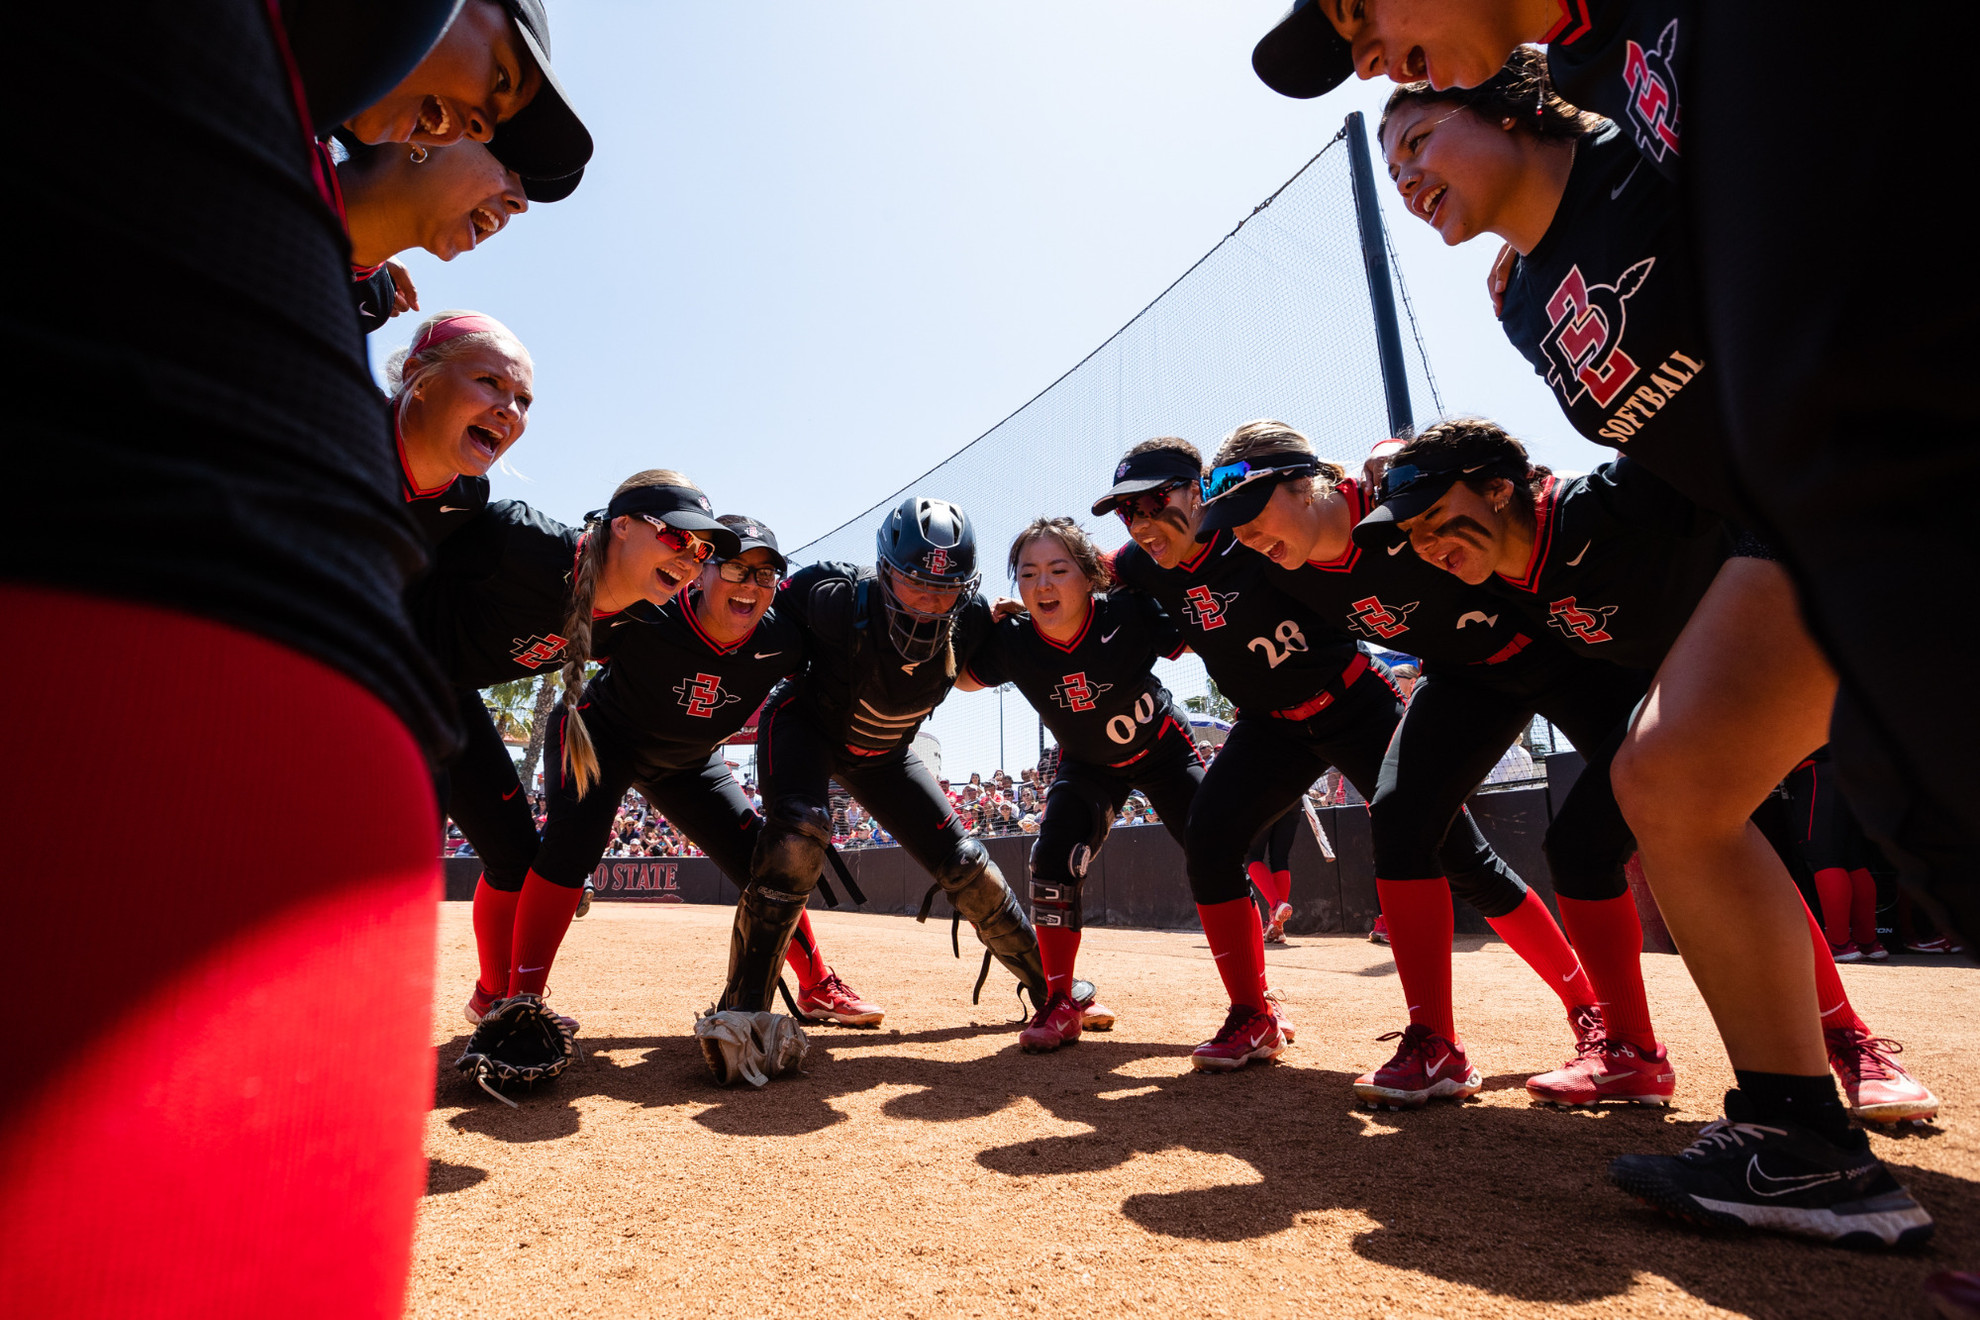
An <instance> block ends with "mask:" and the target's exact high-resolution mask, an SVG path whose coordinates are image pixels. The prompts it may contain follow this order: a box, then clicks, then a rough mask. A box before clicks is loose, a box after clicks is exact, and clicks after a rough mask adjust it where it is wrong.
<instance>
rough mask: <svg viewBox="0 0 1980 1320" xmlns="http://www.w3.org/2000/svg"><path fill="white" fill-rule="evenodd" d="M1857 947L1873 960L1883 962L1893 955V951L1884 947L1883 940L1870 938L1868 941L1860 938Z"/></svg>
mask: <svg viewBox="0 0 1980 1320" xmlns="http://www.w3.org/2000/svg"><path fill="white" fill-rule="evenodd" d="M1856 947H1857V949H1858V950H1860V951H1861V952H1862V954H1863V956H1864V957H1866V958H1868V959H1869V960H1870V961H1871V962H1882V961H1884V959H1886V958H1888V957H1890V956H1891V951H1890V950H1889V949H1887V948H1885V947H1884V945H1883V942H1882V941H1881V940H1870V941H1868V942H1864V941H1860V940H1859V941H1858V942H1857V945H1856Z"/></svg>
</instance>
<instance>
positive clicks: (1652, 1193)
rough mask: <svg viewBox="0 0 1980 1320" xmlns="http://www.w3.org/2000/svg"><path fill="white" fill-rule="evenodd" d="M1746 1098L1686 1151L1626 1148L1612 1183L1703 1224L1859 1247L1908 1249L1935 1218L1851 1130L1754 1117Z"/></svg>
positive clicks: (1612, 1169) (1734, 1096) (1731, 1101)
mask: <svg viewBox="0 0 1980 1320" xmlns="http://www.w3.org/2000/svg"><path fill="white" fill-rule="evenodd" d="M1751 1117H1752V1115H1751V1111H1750V1108H1749V1106H1748V1104H1747V1100H1746V1097H1745V1096H1743V1095H1741V1094H1740V1093H1739V1092H1738V1091H1730V1092H1728V1093H1727V1094H1726V1117H1725V1118H1722V1119H1719V1120H1717V1121H1716V1122H1712V1123H1707V1124H1706V1125H1705V1127H1704V1128H1703V1129H1702V1130H1701V1131H1700V1132H1699V1133H1698V1138H1697V1140H1695V1141H1693V1142H1692V1143H1691V1145H1690V1146H1688V1147H1686V1148H1685V1149H1684V1151H1683V1152H1681V1153H1680V1154H1677V1155H1624V1156H1622V1157H1621V1158H1620V1159H1617V1160H1615V1161H1613V1162H1611V1163H1610V1165H1609V1181H1611V1182H1613V1183H1614V1184H1615V1185H1616V1186H1618V1187H1620V1188H1622V1190H1624V1191H1625V1192H1628V1193H1629V1194H1630V1195H1631V1196H1634V1197H1635V1198H1636V1199H1637V1200H1639V1201H1642V1202H1643V1203H1644V1204H1646V1205H1649V1206H1651V1207H1653V1208H1655V1209H1658V1210H1662V1211H1663V1212H1664V1213H1665V1214H1667V1215H1671V1216H1674V1217H1676V1218H1678V1219H1682V1220H1684V1221H1686V1222H1687V1223H1691V1224H1697V1225H1699V1226H1701V1227H1704V1228H1758V1229H1766V1230H1768V1231H1771V1232H1775V1233H1793V1234H1796V1235H1798V1236H1801V1237H1811V1238H1817V1239H1820V1240H1821V1241H1824V1242H1833V1243H1835V1244H1836V1245H1837V1246H1842V1247H1854V1248H1872V1249H1875V1248H1883V1247H1909V1246H1916V1245H1917V1244H1919V1243H1921V1242H1923V1241H1925V1239H1927V1238H1929V1237H1931V1236H1932V1228H1933V1224H1932V1216H1931V1215H1929V1214H1927V1213H1926V1212H1925V1209H1924V1207H1922V1206H1920V1205H1919V1204H1918V1202H1916V1201H1914V1200H1913V1199H1912V1198H1911V1193H1910V1192H1908V1191H1906V1190H1905V1189H1904V1187H1903V1186H1901V1185H1900V1184H1899V1183H1898V1181H1897V1180H1896V1179H1895V1178H1893V1177H1891V1172H1890V1170H1889V1169H1886V1168H1885V1167H1884V1164H1883V1161H1881V1160H1879V1159H1878V1158H1877V1157H1876V1156H1875V1155H1873V1154H1871V1153H1870V1141H1869V1138H1868V1137H1866V1136H1865V1135H1864V1134H1863V1133H1862V1132H1859V1131H1857V1130H1855V1129H1851V1131H1850V1133H1849V1137H1848V1141H1847V1144H1846V1145H1843V1146H1838V1145H1836V1144H1835V1143H1834V1142H1831V1141H1828V1140H1826V1139H1825V1138H1823V1137H1821V1136H1819V1135H1817V1134H1816V1133H1814V1132H1812V1131H1810V1130H1809V1129H1807V1128H1804V1127H1775V1126H1771V1125H1768V1124H1762V1123H1754V1122H1751V1121H1749V1120H1750V1119H1751Z"/></svg>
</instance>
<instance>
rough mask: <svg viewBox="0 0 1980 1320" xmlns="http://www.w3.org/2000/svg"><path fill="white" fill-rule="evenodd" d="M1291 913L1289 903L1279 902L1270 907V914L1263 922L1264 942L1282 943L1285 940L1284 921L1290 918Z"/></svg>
mask: <svg viewBox="0 0 1980 1320" xmlns="http://www.w3.org/2000/svg"><path fill="white" fill-rule="evenodd" d="M1292 914H1293V909H1292V904H1290V903H1281V904H1279V906H1277V907H1275V908H1273V909H1272V915H1271V916H1270V917H1269V918H1268V919H1267V920H1266V922H1265V942H1266V943H1267V944H1284V943H1285V942H1286V923H1287V922H1288V921H1291V920H1292Z"/></svg>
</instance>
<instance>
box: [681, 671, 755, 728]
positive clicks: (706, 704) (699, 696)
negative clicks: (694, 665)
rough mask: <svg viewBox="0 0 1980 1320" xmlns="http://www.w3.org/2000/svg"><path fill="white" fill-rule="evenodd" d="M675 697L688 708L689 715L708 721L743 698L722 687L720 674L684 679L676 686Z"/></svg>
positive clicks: (698, 675) (697, 675) (700, 675)
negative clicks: (727, 706)
mask: <svg viewBox="0 0 1980 1320" xmlns="http://www.w3.org/2000/svg"><path fill="white" fill-rule="evenodd" d="M674 695H675V696H677V697H679V698H680V699H681V704H682V705H683V706H686V707H687V713H688V714H690V715H692V716H694V717H695V718H697V719H704V720H705V719H707V718H709V717H710V716H712V715H713V714H714V713H715V712H716V711H718V710H720V709H722V707H724V706H726V705H728V704H729V703H730V702H732V701H741V700H742V698H741V697H740V696H738V695H737V694H736V693H734V692H729V691H727V690H725V689H724V688H723V687H722V676H721V675H720V674H696V675H695V676H694V677H693V678H684V679H682V680H681V681H680V682H679V683H676V684H675V685H674Z"/></svg>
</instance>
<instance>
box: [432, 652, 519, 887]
mask: <svg viewBox="0 0 1980 1320" xmlns="http://www.w3.org/2000/svg"><path fill="white" fill-rule="evenodd" d="M458 698H459V700H458V702H457V711H458V717H459V722H460V726H461V733H462V737H463V741H462V745H461V752H460V755H459V756H457V757H455V758H454V759H453V760H452V761H451V762H449V763H448V765H447V771H446V779H445V783H446V798H445V807H446V812H447V815H448V816H449V817H450V818H451V819H452V820H453V822H454V824H456V825H458V826H460V827H461V833H462V834H464V835H466V836H467V841H468V842H469V843H471V844H473V845H474V853H475V856H477V857H479V858H480V859H481V873H482V876H483V878H485V879H486V880H487V881H488V887H489V888H490V889H500V890H503V891H505V892H507V893H511V894H513V893H515V892H517V891H518V890H520V889H521V888H522V887H523V877H524V876H525V875H527V874H528V872H529V868H530V864H531V863H532V862H534V861H535V860H536V849H537V838H536V816H535V814H534V813H533V812H531V811H530V808H529V794H527V793H525V792H523V786H522V780H521V779H519V778H517V776H516V763H515V762H514V761H513V760H512V759H510V757H509V749H508V748H507V747H506V746H504V745H503V743H502V735H501V734H499V733H497V732H496V731H495V717H494V716H492V715H490V714H489V713H488V707H487V705H486V704H485V703H484V702H483V701H482V700H481V694H480V693H479V692H476V691H473V690H472V689H470V690H468V691H465V692H461V693H459V694H458Z"/></svg>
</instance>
